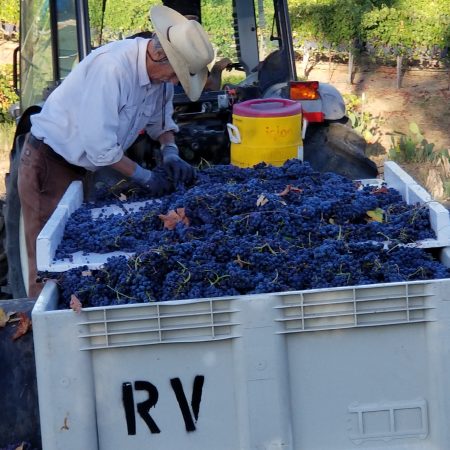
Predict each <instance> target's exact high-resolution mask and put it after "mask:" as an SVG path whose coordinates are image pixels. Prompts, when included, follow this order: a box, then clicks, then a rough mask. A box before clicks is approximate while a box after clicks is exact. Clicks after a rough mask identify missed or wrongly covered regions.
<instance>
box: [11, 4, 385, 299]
mask: <svg viewBox="0 0 450 450" xmlns="http://www.w3.org/2000/svg"><path fill="white" fill-rule="evenodd" d="M92 2H94V3H95V2H97V5H94V4H93V3H92ZM163 3H164V4H165V5H166V6H169V7H171V8H173V9H175V10H177V11H178V12H180V13H181V14H183V15H192V16H196V18H197V19H198V20H199V21H200V22H202V4H203V3H204V2H200V0H196V1H191V2H185V1H179V0H165V1H163ZM93 6H96V7H97V11H98V10H101V15H102V17H101V21H100V22H101V24H103V23H104V20H103V19H104V15H105V11H106V8H107V6H108V4H107V0H102V2H101V3H98V0H23V1H22V2H21V20H20V46H19V47H18V49H17V50H16V51H15V53H14V61H13V63H14V65H13V67H14V83H15V88H16V90H17V92H18V93H19V97H20V105H19V106H18V108H17V110H16V117H17V128H16V131H15V137H14V143H13V148H12V150H11V154H10V170H9V173H8V174H7V178H6V188H7V196H6V201H5V205H4V208H3V214H4V219H5V230H6V239H5V250H6V254H7V260H8V285H7V287H6V288H3V289H6V290H7V291H8V292H9V294H10V295H11V296H12V297H13V298H26V297H27V286H26V281H25V280H27V270H28V269H27V258H26V245H25V239H24V231H23V218H22V215H21V207H20V201H19V196H18V191H17V171H18V164H19V161H20V154H21V150H22V147H23V144H24V139H25V136H26V133H27V132H28V131H29V130H30V127H31V122H30V117H31V116H32V115H33V114H36V113H37V112H39V111H40V109H41V106H42V104H43V102H45V99H46V97H47V96H48V94H49V93H50V92H51V91H52V90H53V89H54V88H55V87H57V86H58V85H59V84H60V83H62V82H63V81H64V78H65V77H66V76H67V75H68V74H69V73H70V71H71V70H72V68H73V67H74V66H75V65H76V64H77V63H78V62H79V61H80V60H82V59H83V58H84V57H85V56H86V55H87V54H89V52H90V51H91V50H92V49H94V48H96V47H97V46H99V45H102V44H104V43H105V42H106V41H107V39H106V37H108V33H109V34H112V37H111V36H110V37H109V40H111V39H118V38H133V36H121V35H120V34H117V33H111V30H106V29H103V28H104V27H103V26H100V29H99V27H98V20H97V22H96V23H97V26H95V27H94V26H93V25H92V23H91V21H90V11H92V8H93ZM263 6H264V7H265V8H266V10H264V11H263V10H262V9H261V8H262V7H263ZM230 11H231V14H230V17H229V24H230V30H229V31H230V35H232V36H234V41H235V47H234V53H235V54H234V56H233V59H234V60H232V59H230V62H229V63H228V64H227V69H233V70H234V71H237V72H238V73H240V74H241V75H242V77H241V80H240V81H238V82H235V83H225V82H223V83H220V81H221V75H222V73H219V74H216V75H217V76H218V79H219V84H218V85H217V84H216V86H215V88H214V89H213V90H206V89H205V90H204V91H203V93H202V95H201V96H200V98H199V99H198V100H197V101H196V102H191V101H190V100H189V99H188V98H187V96H186V95H185V94H184V92H183V91H182V90H178V91H177V92H176V94H175V96H174V102H173V103H174V119H175V121H176V122H177V124H178V125H179V128H180V131H179V133H177V135H176V141H177V144H178V147H179V149H180V153H181V155H182V157H183V158H184V159H185V160H186V161H188V162H190V163H192V164H194V165H195V164H199V163H200V162H204V161H207V162H208V163H211V164H228V163H230V136H229V134H228V131H227V124H229V123H230V122H231V120H232V110H233V105H234V104H236V103H238V102H242V101H245V100H249V99H264V98H266V99H267V98H290V99H292V100H296V101H299V102H301V104H302V111H303V131H302V132H303V159H304V160H305V161H308V162H309V163H310V164H311V166H312V167H313V168H314V169H315V170H317V171H320V172H324V171H331V172H337V173H340V174H341V175H344V176H347V177H349V178H352V179H362V178H374V177H376V175H377V167H376V165H375V164H374V162H373V161H372V160H370V159H369V158H368V157H366V155H365V146H366V143H365V141H364V139H363V138H362V137H360V136H359V135H358V134H357V133H355V132H354V131H353V130H352V128H351V127H350V126H348V125H347V122H348V118H347V117H346V111H345V104H344V100H343V98H342V96H341V94H340V93H339V92H338V90H337V89H336V88H334V87H333V86H331V85H329V84H326V83H319V82H316V81H301V80H298V77H297V73H296V55H295V52H294V47H293V39H292V34H291V25H290V19H289V13H288V2H287V0H273V3H271V2H256V1H255V0H232V5H231V7H230ZM145 14H147V11H145ZM262 17H264V18H265V21H266V22H267V23H268V26H267V27H266V28H267V30H269V31H268V32H266V43H265V45H264V47H266V49H265V51H262V49H261V47H262V44H261V43H262V42H263V41H262V37H263V33H262V31H261V18H262ZM204 26H205V28H207V24H204ZM148 33H151V25H150V24H149V30H147V31H144V32H139V33H138V34H137V35H141V36H143V35H144V36H145V35H146V34H148ZM134 36H136V35H134ZM218 52H220V49H218ZM212 70H214V69H212ZM299 132H300V130H299ZM156 152H157V148H156V146H155V143H154V142H152V141H151V139H150V138H149V137H148V136H146V135H140V136H139V137H138V139H137V140H136V142H135V144H133V146H132V147H131V148H130V149H128V150H127V154H128V156H130V157H131V158H132V159H134V160H135V161H137V162H139V163H140V164H143V165H144V166H147V167H152V165H154V161H155V154H156ZM97 176H98V177H99V178H101V177H102V176H103V174H102V171H101V170H100V171H99V173H98V174H97V173H96V177H97Z"/></svg>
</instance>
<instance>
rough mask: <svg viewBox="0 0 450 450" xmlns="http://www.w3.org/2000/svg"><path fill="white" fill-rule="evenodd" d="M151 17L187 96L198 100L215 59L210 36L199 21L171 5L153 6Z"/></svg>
mask: <svg viewBox="0 0 450 450" xmlns="http://www.w3.org/2000/svg"><path fill="white" fill-rule="evenodd" d="M150 20H151V21H152V23H153V27H154V29H155V32H156V34H157V36H158V38H159V41H160V42H161V46H162V48H163V50H164V52H165V54H166V55H167V58H168V59H169V63H170V65H171V66H172V68H173V70H174V72H175V73H176V75H177V77H178V79H179V80H180V83H181V85H182V86H183V89H184V91H185V92H186V95H187V96H188V97H189V98H190V99H191V100H192V101H195V100H197V99H198V98H199V97H200V94H201V92H202V90H203V88H204V86H205V83H206V79H207V77H208V69H207V65H208V63H210V62H211V61H212V60H213V58H214V50H213V48H212V45H211V43H210V42H209V38H208V35H207V34H206V32H205V30H204V29H203V28H202V26H201V25H200V24H199V23H198V22H197V21H195V20H188V19H186V17H184V16H182V15H181V14H179V13H178V12H176V11H175V10H173V9H171V8H168V7H167V6H162V5H158V6H153V8H151V9H150Z"/></svg>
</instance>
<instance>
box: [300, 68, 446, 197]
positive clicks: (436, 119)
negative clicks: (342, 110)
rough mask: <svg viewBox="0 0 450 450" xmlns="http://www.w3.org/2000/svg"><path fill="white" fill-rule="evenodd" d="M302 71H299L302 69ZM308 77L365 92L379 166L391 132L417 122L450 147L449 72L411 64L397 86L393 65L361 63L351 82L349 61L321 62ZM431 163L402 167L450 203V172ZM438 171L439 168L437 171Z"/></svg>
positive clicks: (347, 91)
mask: <svg viewBox="0 0 450 450" xmlns="http://www.w3.org/2000/svg"><path fill="white" fill-rule="evenodd" d="M298 73H299V75H301V73H302V72H301V71H299V72H298ZM308 79H309V80H318V81H321V82H327V83H330V84H332V85H333V86H335V87H336V88H337V89H338V90H339V91H340V92H341V93H342V94H355V95H358V96H359V97H360V98H362V95H363V94H364V96H365V102H364V108H365V110H366V111H369V112H370V113H371V115H372V116H373V117H374V120H375V123H376V124H377V134H376V136H377V140H376V142H375V144H372V145H369V147H368V153H369V155H370V157H371V158H372V159H373V160H374V161H375V162H376V163H377V164H378V166H379V167H380V172H382V165H383V162H384V161H385V160H386V159H387V158H388V151H389V149H390V148H391V145H392V141H391V139H392V137H393V136H395V137H396V138H397V139H398V137H399V134H398V132H400V133H408V129H409V124H410V123H412V122H415V123H416V124H417V125H418V126H419V129H420V131H421V132H422V134H423V136H424V138H425V139H426V140H427V141H428V142H429V143H433V144H434V149H435V150H444V149H448V150H449V151H450V72H449V71H445V70H441V69H434V70H433V69H427V70H420V69H409V70H406V71H405V72H404V74H403V77H402V82H401V88H400V89H398V88H397V75H396V68H395V67H387V66H372V67H363V68H361V67H358V68H357V69H356V71H355V73H354V77H353V83H352V84H349V83H348V66H347V65H346V64H337V63H331V64H328V63H319V64H317V65H315V66H313V67H312V68H310V71H309V74H308ZM432 166H433V165H432V164H407V165H404V166H403V167H404V168H405V170H407V171H408V172H409V173H410V174H411V176H413V178H415V179H416V181H417V182H419V183H420V184H421V185H423V186H425V187H426V188H427V190H428V191H429V192H430V193H431V194H432V195H433V196H434V197H435V198H436V199H438V200H440V201H442V202H444V203H446V204H448V203H449V200H450V199H449V198H448V195H446V193H445V190H444V186H443V185H444V183H445V182H446V181H449V177H450V173H448V171H447V172H446V173H442V170H440V171H439V170H435V168H434V167H432ZM438 172H439V173H438Z"/></svg>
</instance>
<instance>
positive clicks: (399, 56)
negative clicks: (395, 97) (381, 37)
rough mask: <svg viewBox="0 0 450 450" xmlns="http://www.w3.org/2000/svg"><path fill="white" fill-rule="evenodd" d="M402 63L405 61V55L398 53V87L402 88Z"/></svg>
mask: <svg viewBox="0 0 450 450" xmlns="http://www.w3.org/2000/svg"><path fill="white" fill-rule="evenodd" d="M402 63H403V56H402V55H398V56H397V89H400V88H401V87H402Z"/></svg>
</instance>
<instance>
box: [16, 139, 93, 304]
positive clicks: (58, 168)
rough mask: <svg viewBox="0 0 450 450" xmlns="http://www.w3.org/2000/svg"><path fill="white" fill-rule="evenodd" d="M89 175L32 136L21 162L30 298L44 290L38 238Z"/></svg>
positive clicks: (19, 187) (24, 149)
mask: <svg viewBox="0 0 450 450" xmlns="http://www.w3.org/2000/svg"><path fill="white" fill-rule="evenodd" d="M85 173H86V172H85V170H84V169H82V168H81V167H77V166H73V165H71V164H69V163H68V162H67V161H65V160H64V159H63V158H62V157H61V156H59V155H57V154H56V153H55V152H54V151H53V150H52V149H51V148H50V147H49V146H48V145H46V144H44V142H42V141H39V140H37V139H36V138H34V137H33V136H32V135H30V134H28V136H27V138H26V140H25V145H24V147H23V150H22V154H21V159H20V165H19V177H18V189H19V197H20V203H21V207H22V214H23V219H24V228H25V240H26V244H27V253H28V268H29V277H28V284H29V290H28V296H29V297H37V296H38V295H39V294H40V292H41V290H42V288H43V284H42V283H41V282H39V281H38V280H37V266H36V238H37V236H38V234H39V233H40V231H41V230H42V228H43V227H44V225H45V224H46V222H47V221H48V219H49V218H50V216H51V215H52V213H53V211H54V210H55V209H56V206H57V205H58V202H59V200H60V199H61V197H62V196H63V194H64V192H65V191H66V189H67V187H68V186H69V184H70V183H71V182H72V181H74V180H84V178H85ZM24 282H25V283H26V280H24Z"/></svg>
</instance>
